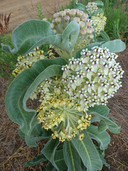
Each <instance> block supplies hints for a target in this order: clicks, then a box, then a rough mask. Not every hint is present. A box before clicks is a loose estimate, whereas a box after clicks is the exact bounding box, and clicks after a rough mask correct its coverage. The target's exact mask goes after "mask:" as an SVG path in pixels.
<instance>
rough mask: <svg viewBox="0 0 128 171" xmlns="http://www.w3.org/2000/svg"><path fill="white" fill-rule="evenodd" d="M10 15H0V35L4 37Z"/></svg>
mask: <svg viewBox="0 0 128 171" xmlns="http://www.w3.org/2000/svg"><path fill="white" fill-rule="evenodd" d="M10 17H11V13H10V14H9V15H6V14H0V34H2V35H4V34H5V33H7V30H8V27H9V21H10Z"/></svg>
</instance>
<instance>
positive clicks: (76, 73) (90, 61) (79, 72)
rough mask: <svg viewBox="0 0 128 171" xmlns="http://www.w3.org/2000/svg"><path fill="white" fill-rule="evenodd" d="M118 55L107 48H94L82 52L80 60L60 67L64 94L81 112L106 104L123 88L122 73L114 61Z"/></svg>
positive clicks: (70, 60)
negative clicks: (77, 105) (75, 101)
mask: <svg viewBox="0 0 128 171" xmlns="http://www.w3.org/2000/svg"><path fill="white" fill-rule="evenodd" d="M117 57H118V56H117V55H116V54H115V53H110V52H109V50H108V49H106V48H104V49H102V48H99V47H93V48H92V51H89V50H88V49H86V50H83V51H82V52H81V58H78V59H74V58H72V59H69V65H66V66H63V67H62V70H63V71H64V72H63V76H62V81H63V82H64V91H65V92H67V94H68V95H69V96H70V98H71V99H76V98H77V99H78V103H79V104H80V106H81V110H84V109H87V108H88V107H90V106H94V105H95V104H97V105H99V104H103V105H106V103H107V100H108V99H109V98H111V97H113V96H114V94H115V92H117V90H118V89H119V88H120V87H121V86H122V85H121V81H120V79H121V78H122V75H123V73H124V71H123V70H122V68H121V66H120V65H119V63H116V61H115V59H116V58H117Z"/></svg>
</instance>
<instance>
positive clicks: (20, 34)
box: [2, 19, 55, 55]
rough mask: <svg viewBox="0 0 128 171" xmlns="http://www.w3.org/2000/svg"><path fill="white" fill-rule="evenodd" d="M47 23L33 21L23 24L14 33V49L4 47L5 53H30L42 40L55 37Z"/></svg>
mask: <svg viewBox="0 0 128 171" xmlns="http://www.w3.org/2000/svg"><path fill="white" fill-rule="evenodd" d="M54 34H55V33H54V32H53V31H52V29H51V28H50V23H49V22H47V21H42V20H37V19H32V20H28V21H25V22H23V23H22V24H20V25H19V26H17V27H16V28H15V29H14V30H13V32H12V42H13V45H14V49H12V50H11V48H10V47H9V46H4V45H2V49H3V50H4V51H8V52H11V53H16V52H18V53H19V54H21V55H22V54H25V53H28V52H29V51H30V49H31V47H32V46H33V45H34V44H35V43H36V42H38V41H39V40H41V39H42V38H45V37H48V36H50V35H54Z"/></svg>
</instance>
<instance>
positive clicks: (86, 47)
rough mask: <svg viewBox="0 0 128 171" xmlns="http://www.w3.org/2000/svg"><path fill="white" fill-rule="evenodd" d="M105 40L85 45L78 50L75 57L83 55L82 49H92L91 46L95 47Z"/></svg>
mask: <svg viewBox="0 0 128 171" xmlns="http://www.w3.org/2000/svg"><path fill="white" fill-rule="evenodd" d="M103 43H104V42H95V43H92V44H89V45H87V46H85V47H84V48H82V49H80V50H78V51H77V52H76V53H75V56H74V58H76V59H77V58H80V57H81V51H82V50H83V49H88V50H91V48H93V47H94V46H101V45H102V44H103Z"/></svg>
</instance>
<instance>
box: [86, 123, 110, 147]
mask: <svg viewBox="0 0 128 171" xmlns="http://www.w3.org/2000/svg"><path fill="white" fill-rule="evenodd" d="M87 133H88V134H89V136H90V137H91V138H92V139H94V140H96V141H97V142H98V143H99V144H100V149H101V150H104V149H106V148H107V147H108V144H109V143H110V136H109V134H108V133H107V132H106V131H104V132H102V133H99V132H98V127H97V126H94V125H90V126H89V127H88V128H87Z"/></svg>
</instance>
